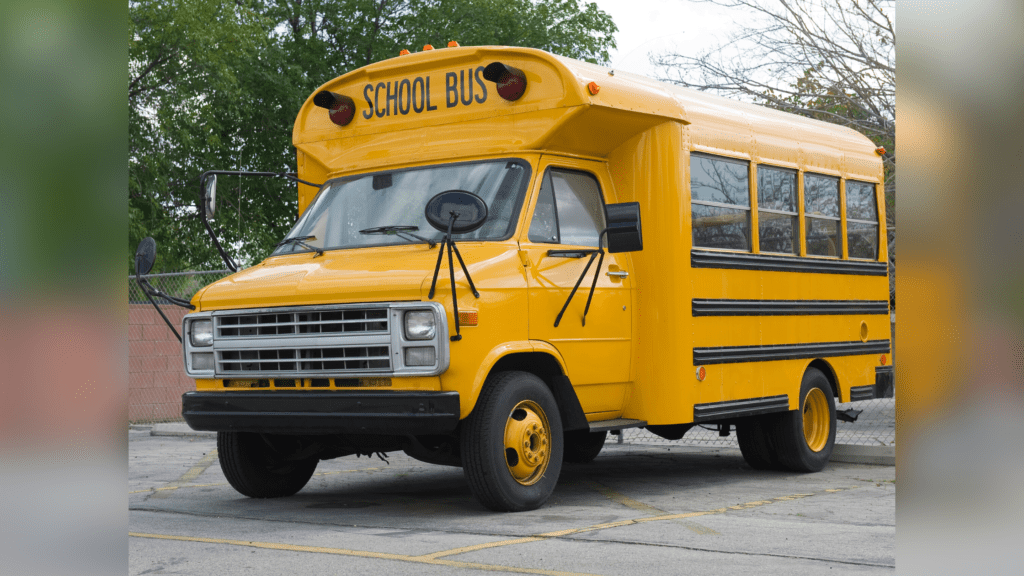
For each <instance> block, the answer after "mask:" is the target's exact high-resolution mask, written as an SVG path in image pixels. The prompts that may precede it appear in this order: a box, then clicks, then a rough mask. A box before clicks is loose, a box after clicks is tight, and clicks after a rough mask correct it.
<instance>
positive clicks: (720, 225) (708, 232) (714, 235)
mask: <svg viewBox="0 0 1024 576" xmlns="http://www.w3.org/2000/svg"><path fill="white" fill-rule="evenodd" d="M749 231H750V211H749V210H737V209H733V208H722V207H720V206H709V205H706V204H697V203H694V204H693V245H694V246H700V247H703V248H729V249H733V250H750V234H749Z"/></svg>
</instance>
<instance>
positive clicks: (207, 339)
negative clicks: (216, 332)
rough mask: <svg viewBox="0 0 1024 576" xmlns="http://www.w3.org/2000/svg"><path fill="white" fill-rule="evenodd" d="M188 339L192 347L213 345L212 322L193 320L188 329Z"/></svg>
mask: <svg viewBox="0 0 1024 576" xmlns="http://www.w3.org/2000/svg"><path fill="white" fill-rule="evenodd" d="M189 332H190V334H189V338H190V340H191V342H192V345H193V346H211V345H213V321H212V320H195V321H193V322H192V324H191V327H190V328H189Z"/></svg>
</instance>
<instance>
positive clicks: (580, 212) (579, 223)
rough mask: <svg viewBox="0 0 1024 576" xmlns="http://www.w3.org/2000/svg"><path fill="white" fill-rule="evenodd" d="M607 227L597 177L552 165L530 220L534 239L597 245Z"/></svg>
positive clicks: (545, 241)
mask: <svg viewBox="0 0 1024 576" xmlns="http://www.w3.org/2000/svg"><path fill="white" fill-rule="evenodd" d="M604 228H605V220H604V203H603V202H602V200H601V187H600V186H599V185H598V184H597V179H596V178H594V176H593V175H591V174H588V173H586V172H577V171H575V170H566V169H561V168H549V169H548V171H547V173H546V174H545V175H544V181H543V182H541V187H540V195H539V196H538V198H537V207H536V208H535V209H534V212H533V221H532V222H531V223H530V232H529V234H528V238H529V239H530V241H531V242H538V243H541V244H567V245H571V246H590V247H593V248H597V240H598V237H599V236H600V234H601V231H602V230H604Z"/></svg>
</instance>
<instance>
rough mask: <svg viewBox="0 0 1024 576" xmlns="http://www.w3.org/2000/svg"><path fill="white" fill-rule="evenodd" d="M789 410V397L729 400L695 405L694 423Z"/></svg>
mask: <svg viewBox="0 0 1024 576" xmlns="http://www.w3.org/2000/svg"><path fill="white" fill-rule="evenodd" d="M788 410H789V397H788V396H786V395H785V394H783V395H781V396H769V397H767V398H749V399H746V400H728V401H726V402H711V403H708V404H694V406H693V421H694V423H700V422H710V421H713V420H721V419H723V418H743V417H745V416H757V415H758V414H769V413H771V412H786V411H788Z"/></svg>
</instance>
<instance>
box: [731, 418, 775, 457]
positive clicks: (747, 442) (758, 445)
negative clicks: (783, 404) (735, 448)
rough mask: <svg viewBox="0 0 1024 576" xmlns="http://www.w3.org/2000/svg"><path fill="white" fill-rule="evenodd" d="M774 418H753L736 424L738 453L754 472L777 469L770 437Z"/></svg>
mask: <svg viewBox="0 0 1024 576" xmlns="http://www.w3.org/2000/svg"><path fill="white" fill-rule="evenodd" d="M774 416H775V415H774V414H768V415H765V416H753V417H751V418H745V419H744V420H743V421H742V422H737V423H736V439H737V440H738V441H739V444H740V452H742V453H743V459H744V460H746V461H747V464H748V465H750V467H751V468H753V469H754V470H775V469H777V468H778V467H779V456H778V454H777V453H776V450H775V446H774V445H773V444H772V442H771V435H770V433H771V430H772V427H773V425H774Z"/></svg>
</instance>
